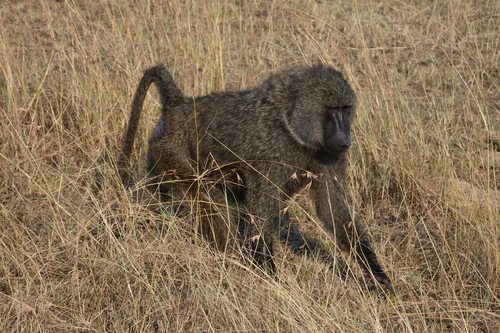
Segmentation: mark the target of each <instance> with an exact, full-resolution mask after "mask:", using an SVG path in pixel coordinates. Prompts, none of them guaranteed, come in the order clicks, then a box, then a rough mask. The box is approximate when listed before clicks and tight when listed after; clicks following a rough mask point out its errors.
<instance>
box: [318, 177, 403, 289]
mask: <svg viewBox="0 0 500 333" xmlns="http://www.w3.org/2000/svg"><path fill="white" fill-rule="evenodd" d="M313 192H314V195H315V201H316V212H317V215H318V217H319V219H320V220H321V221H322V222H323V225H324V227H325V229H327V231H329V232H330V233H331V234H332V235H334V236H335V238H336V239H337V241H338V243H339V244H338V245H339V246H340V248H341V249H342V250H344V251H348V252H351V253H353V254H354V255H355V256H356V259H357V261H358V262H359V264H360V265H361V267H363V269H364V270H365V271H366V272H367V273H368V274H372V275H373V276H374V277H375V279H376V280H377V281H378V282H379V283H381V284H384V285H385V286H386V287H387V289H389V290H390V291H392V292H394V287H393V286H392V283H391V280H390V279H389V278H388V277H387V275H386V274H385V272H384V271H383V269H382V268H381V267H380V264H379V262H378V259H377V255H376V254H375V252H374V251H373V249H372V247H371V245H370V241H369V239H368V235H367V234H366V232H365V228H364V226H363V225H362V224H361V222H360V221H358V220H356V219H355V218H353V217H352V216H351V213H350V212H349V208H348V206H347V202H346V201H347V197H346V194H345V190H344V188H343V184H342V183H340V182H338V181H336V180H333V179H327V180H323V181H316V182H314V183H313Z"/></svg>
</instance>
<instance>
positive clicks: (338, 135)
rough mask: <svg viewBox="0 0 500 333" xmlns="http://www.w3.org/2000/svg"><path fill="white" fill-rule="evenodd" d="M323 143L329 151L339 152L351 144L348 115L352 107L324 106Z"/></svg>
mask: <svg viewBox="0 0 500 333" xmlns="http://www.w3.org/2000/svg"><path fill="white" fill-rule="evenodd" d="M325 109H326V110H325V119H324V124H323V145H324V148H325V150H326V151H328V152H329V153H332V154H334V153H341V152H343V151H346V150H347V148H349V147H350V146H351V128H350V116H351V113H352V111H353V110H352V109H353V107H350V106H343V107H337V108H330V107H326V108H325Z"/></svg>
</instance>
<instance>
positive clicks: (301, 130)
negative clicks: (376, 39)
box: [269, 65, 356, 154]
mask: <svg viewBox="0 0 500 333" xmlns="http://www.w3.org/2000/svg"><path fill="white" fill-rule="evenodd" d="M273 79H274V80H276V81H277V82H276V83H275V84H273V83H272V81H273ZM269 82H270V83H271V86H273V85H274V86H275V87H279V88H280V90H281V89H283V91H282V92H283V94H280V93H281V91H279V92H277V94H278V95H281V96H282V97H283V99H282V102H283V101H284V102H285V103H288V105H286V107H287V109H288V112H286V113H285V114H283V121H284V123H285V124H286V127H287V130H288V131H289V133H290V134H291V135H292V136H293V137H294V138H295V140H297V141H298V142H299V143H300V144H301V145H303V146H305V147H306V148H310V149H314V150H325V151H327V152H328V153H331V154H337V153H341V152H344V151H345V150H347V149H348V148H349V147H350V146H351V135H350V132H351V131H350V124H351V121H352V119H353V117H354V114H355V110H356V94H355V93H354V91H353V90H352V89H351V87H350V86H349V84H348V83H347V81H346V80H345V79H344V77H343V76H342V74H341V73H340V72H338V71H336V70H334V69H333V68H331V67H327V66H323V65H318V66H315V67H313V68H312V69H311V68H299V69H297V70H295V71H292V72H288V73H286V75H283V76H281V77H275V78H273V77H272V78H271V79H270V80H269ZM285 92H286V94H285Z"/></svg>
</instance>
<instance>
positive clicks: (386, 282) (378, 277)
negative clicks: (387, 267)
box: [374, 272, 396, 293]
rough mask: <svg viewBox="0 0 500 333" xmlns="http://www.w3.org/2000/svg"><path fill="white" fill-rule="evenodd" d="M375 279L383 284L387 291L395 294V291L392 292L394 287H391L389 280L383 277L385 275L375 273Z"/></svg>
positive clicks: (385, 276)
mask: <svg viewBox="0 0 500 333" xmlns="http://www.w3.org/2000/svg"><path fill="white" fill-rule="evenodd" d="M374 275H375V279H376V280H377V281H378V282H379V283H381V284H383V285H384V286H385V287H386V288H387V289H389V291H390V292H392V293H395V292H396V291H395V290H394V287H393V286H392V282H391V280H390V279H389V278H388V277H387V275H385V273H383V272H380V273H375V274H374Z"/></svg>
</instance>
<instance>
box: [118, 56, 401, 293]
mask: <svg viewBox="0 0 500 333" xmlns="http://www.w3.org/2000/svg"><path fill="white" fill-rule="evenodd" d="M152 82H155V83H156V84H157V86H158V88H159V91H160V96H161V99H162V116H161V118H160V120H159V121H158V124H157V126H156V128H155V131H154V134H153V135H152V137H151V138H150V140H149V150H148V168H149V171H150V176H151V177H152V178H153V181H152V182H151V185H150V188H151V190H152V191H153V192H155V193H160V194H161V195H162V196H163V197H164V199H165V200H174V201H177V200H180V199H181V198H183V196H184V195H185V193H186V192H188V193H189V192H191V193H203V195H204V196H206V197H207V198H209V199H210V200H211V201H214V202H215V203H216V207H228V204H229V207H230V208H229V210H226V212H223V211H222V210H219V211H217V212H216V213H217V214H215V215H216V216H217V215H218V216H219V217H216V218H217V219H218V221H216V222H214V221H211V222H210V223H212V226H211V228H210V230H211V232H212V233H213V234H214V235H216V234H218V233H221V234H223V238H228V237H230V236H231V235H229V233H228V230H233V231H231V232H230V233H235V231H234V230H236V229H237V230H238V234H239V236H240V237H241V238H242V239H243V241H244V243H245V244H246V245H247V248H248V249H249V250H250V251H251V252H252V255H253V256H254V258H255V259H256V261H257V262H258V263H259V264H261V265H263V266H267V267H268V268H269V269H270V270H271V272H274V270H275V266H274V262H273V259H272V248H273V234H276V229H278V230H282V228H283V226H285V228H287V229H286V230H288V231H290V230H291V231H292V234H293V235H292V236H293V237H295V240H296V241H297V242H298V243H299V244H300V243H304V240H303V238H302V237H300V236H297V235H296V232H298V231H297V230H292V229H290V226H289V225H290V223H289V221H288V220H289V219H288V217H287V214H282V213H281V212H283V211H284V210H285V208H286V205H287V200H288V199H289V198H290V197H292V196H293V195H294V194H295V193H297V192H298V191H299V190H300V189H302V188H304V187H305V186H308V185H310V189H311V192H312V195H313V198H314V200H315V203H316V212H317V215H318V218H319V219H320V220H321V221H322V223H323V226H324V228H325V229H326V230H327V231H328V232H330V233H331V234H332V235H334V236H335V237H336V239H337V241H338V243H339V246H340V247H341V248H342V249H343V250H346V251H349V252H352V253H354V254H355V256H356V258H357V259H358V261H359V263H360V264H361V266H362V267H363V268H364V269H365V270H366V272H368V273H369V274H373V276H374V277H375V278H376V279H377V280H378V281H379V282H380V283H383V284H385V285H386V286H387V288H389V289H390V290H391V291H392V290H393V287H392V284H391V282H390V280H389V278H388V277H387V276H386V274H385V273H384V272H383V270H382V268H381V267H380V265H379V263H378V260H377V258H376V255H375V253H374V251H373V250H372V248H371V246H370V242H369V240H368V237H367V235H366V232H365V228H364V226H363V225H362V224H361V222H360V221H358V220H357V219H353V217H352V215H351V213H350V211H349V207H348V205H347V203H348V201H349V199H348V196H347V193H346V163H347V148H348V147H349V145H350V133H349V132H350V129H349V127H350V122H351V121H352V119H353V117H354V113H355V106H356V95H355V93H354V91H353V90H352V89H351V87H350V86H349V84H348V83H347V81H346V80H345V79H344V77H343V76H342V74H341V73H339V72H338V71H336V70H334V69H332V68H331V67H327V66H323V65H318V66H312V67H302V68H296V69H292V70H289V71H284V72H281V73H278V74H275V75H273V76H271V77H270V78H268V79H267V80H266V81H264V83H262V84H261V85H260V86H258V87H256V88H254V89H251V90H245V91H235V92H221V93H212V94H210V95H207V96H202V97H196V98H189V99H188V98H185V97H184V96H183V95H182V93H181V91H180V89H179V88H178V87H177V85H176V84H175V83H174V81H173V79H172V77H171V76H170V74H169V73H168V71H167V70H166V69H165V68H164V67H163V66H162V65H158V66H155V67H152V68H150V69H148V70H147V71H146V72H145V74H144V76H143V79H142V81H141V83H140V84H139V87H138V89H137V92H136V94H135V97H134V102H133V106H132V112H131V120H130V123H129V129H128V132H127V134H126V136H125V140H124V147H123V150H122V155H121V159H120V162H119V166H120V170H121V175H122V177H123V178H124V180H125V179H126V172H124V169H125V168H126V166H127V165H128V159H129V157H130V152H131V150H132V145H133V140H134V136H135V131H136V129H137V124H138V121H139V115H140V113H141V109H142V104H143V102H144V98H145V95H146V92H147V90H148V88H149V85H150V84H151V83H152ZM200 176H202V177H200ZM200 179H201V181H200ZM193 180H198V182H197V184H198V185H193V182H192V181H193ZM200 184H201V185H200ZM193 186H195V187H198V188H197V189H193ZM216 210H218V209H216ZM221 216H222V217H221ZM221 219H222V220H224V221H225V222H224V223H221V221H220V220H221ZM214 223H215V224H222V225H223V227H222V228H219V227H214V226H213V224H214ZM235 226H236V227H235ZM222 230H225V231H222ZM293 237H292V238H293ZM215 238H216V237H215ZM215 242H216V243H217V241H215Z"/></svg>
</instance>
